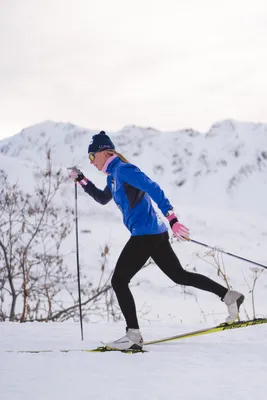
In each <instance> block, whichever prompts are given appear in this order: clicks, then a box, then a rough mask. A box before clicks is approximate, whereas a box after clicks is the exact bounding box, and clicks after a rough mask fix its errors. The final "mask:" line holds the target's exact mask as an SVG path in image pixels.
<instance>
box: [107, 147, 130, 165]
mask: <svg viewBox="0 0 267 400" xmlns="http://www.w3.org/2000/svg"><path fill="white" fill-rule="evenodd" d="M108 153H109V154H110V155H114V154H116V156H118V157H119V159H120V160H121V161H122V162H124V163H129V161H128V160H127V158H125V157H124V156H123V155H122V154H120V153H118V152H117V151H116V150H108Z"/></svg>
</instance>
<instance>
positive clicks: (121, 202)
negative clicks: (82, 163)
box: [70, 131, 244, 350]
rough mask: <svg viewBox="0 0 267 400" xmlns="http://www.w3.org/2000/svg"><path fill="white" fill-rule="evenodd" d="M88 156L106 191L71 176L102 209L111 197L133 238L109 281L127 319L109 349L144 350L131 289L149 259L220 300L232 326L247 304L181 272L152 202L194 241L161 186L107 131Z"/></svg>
mask: <svg viewBox="0 0 267 400" xmlns="http://www.w3.org/2000/svg"><path fill="white" fill-rule="evenodd" d="M88 156H89V160H90V162H91V164H92V165H94V166H95V167H96V168H97V169H98V170H99V171H102V172H103V173H105V174H106V175H107V185H106V187H105V188H104V190H100V189H98V188H97V187H96V186H95V185H94V184H93V183H92V182H91V181H90V180H88V179H87V178H86V177H85V176H84V174H83V173H82V172H81V171H80V170H79V169H78V168H76V167H73V168H72V169H71V173H70V177H71V178H72V179H74V180H75V181H76V182H79V184H80V185H81V186H82V187H83V189H84V191H85V192H86V193H88V194H89V195H90V196H91V197H93V199H94V200H96V201H97V202H99V203H100V204H103V205H104V204H107V203H108V202H109V201H110V200H111V199H112V198H113V199H114V201H115V203H116V204H117V206H118V207H119V209H120V210H121V212H122V215H123V222H124V224H125V225H126V227H127V228H128V230H129V231H130V233H131V237H130V239H129V240H128V242H127V243H126V245H125V247H124V248H123V250H122V252H121V254H120V256H119V259H118V261H117V264H116V267H115V270H114V274H113V276H112V279H111V284H112V287H113V289H114V291H115V293H116V296H117V299H118V303H119V306H120V308H121V311H122V314H123V316H124V318H125V320H126V335H125V336H123V337H122V338H120V339H118V340H115V341H113V342H110V343H107V344H106V346H107V347H109V348H113V349H117V350H127V349H141V348H142V346H143V338H142V335H141V332H140V330H139V324H138V320H137V315H136V308H135V302H134V299H133V296H132V294H131V291H130V289H129V286H128V285H129V282H130V280H131V279H132V277H133V276H134V275H135V274H136V273H137V272H138V271H139V270H140V269H141V268H142V266H143V265H144V264H145V263H146V261H147V260H148V259H149V257H151V258H152V259H153V260H154V262H155V263H156V264H157V265H158V266H159V268H160V269H161V270H162V271H163V272H164V273H165V274H166V275H167V276H168V277H169V278H170V279H171V280H172V281H173V282H175V283H177V284H180V285H184V286H193V287H195V288H198V289H202V290H206V291H208V292H212V293H214V294H216V295H217V296H219V298H220V299H221V300H222V301H223V302H224V303H225V304H226V306H227V308H228V313H229V315H228V317H227V318H226V322H228V323H231V322H233V321H234V320H235V319H236V318H237V316H238V313H239V308H240V305H241V304H242V302H243V301H244V296H243V294H241V293H239V292H237V291H234V290H228V289H227V288H225V287H224V286H222V285H220V284H219V283H217V282H215V281H213V280H211V279H210V278H208V277H206V276H204V275H200V274H196V273H193V272H188V271H186V270H184V269H183V268H182V266H181V264H180V262H179V260H178V258H177V256H176V254H175V253H174V251H173V249H172V247H171V244H170V242H169V235H168V228H167V226H166V225H165V223H164V222H163V221H162V220H161V219H160V217H159V216H158V215H157V213H156V211H155V210H154V208H153V206H152V202H151V199H152V200H153V201H154V202H155V203H156V204H157V206H158V208H159V209H160V210H161V212H162V214H163V215H164V216H165V217H166V218H167V220H168V222H169V224H170V227H171V229H172V231H173V234H174V235H175V236H176V238H177V239H178V240H180V241H184V240H190V235H189V230H188V229H187V228H186V227H185V226H184V225H182V224H181V223H180V222H179V221H178V218H177V216H176V214H175V212H174V209H173V207H172V205H171V204H170V202H169V200H168V199H167V198H166V197H165V194H164V192H163V191H162V189H161V188H160V187H159V185H158V184H157V183H156V182H153V181H152V180H151V179H150V178H149V177H148V176H147V175H145V174H144V173H143V172H142V171H141V170H140V169H139V168H138V167H137V166H135V165H133V164H131V163H130V162H128V160H126V158H125V157H124V156H123V155H121V154H120V153H118V152H117V151H116V150H115V146H114V144H113V143H112V141H111V139H110V138H109V136H108V135H106V134H105V132H104V131H101V132H100V133H99V134H96V135H94V136H93V138H92V141H91V142H90V144H89V147H88Z"/></svg>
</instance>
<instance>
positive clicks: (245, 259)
mask: <svg viewBox="0 0 267 400" xmlns="http://www.w3.org/2000/svg"><path fill="white" fill-rule="evenodd" d="M190 242H192V243H196V244H200V245H201V246H204V247H207V248H209V249H211V250H217V251H220V252H221V253H224V254H227V255H228V256H231V257H235V258H238V259H239V260H242V261H246V262H249V263H250V264H254V265H257V266H258V267H262V268H265V269H267V265H264V264H260V263H258V262H256V261H252V260H248V259H247V258H244V257H240V256H238V255H236V254H233V253H229V252H228V251H224V250H221V249H218V248H216V247H211V246H209V245H207V244H205V243H202V242H198V241H197V240H194V239H190Z"/></svg>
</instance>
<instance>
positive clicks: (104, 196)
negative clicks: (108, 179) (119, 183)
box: [81, 178, 112, 205]
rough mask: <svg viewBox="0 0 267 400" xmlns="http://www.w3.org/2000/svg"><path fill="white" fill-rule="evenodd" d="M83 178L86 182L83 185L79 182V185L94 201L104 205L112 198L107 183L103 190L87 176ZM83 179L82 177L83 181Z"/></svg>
mask: <svg viewBox="0 0 267 400" xmlns="http://www.w3.org/2000/svg"><path fill="white" fill-rule="evenodd" d="M85 179H86V180H87V183H86V184H85V185H84V184H83V183H81V186H82V187H83V190H84V191H85V192H86V193H88V194H89V196H91V197H93V199H94V200H95V201H97V202H98V203H100V204H102V205H105V204H107V203H108V202H109V201H110V200H111V199H112V194H111V191H110V188H109V186H108V185H107V186H106V187H105V189H104V190H100V189H98V188H97V187H96V186H95V185H94V184H93V182H91V181H89V180H88V179H87V178H85ZM85 179H83V182H84V181H85ZM81 182H82V181H81Z"/></svg>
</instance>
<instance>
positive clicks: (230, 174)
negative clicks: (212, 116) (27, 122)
mask: <svg viewBox="0 0 267 400" xmlns="http://www.w3.org/2000/svg"><path fill="white" fill-rule="evenodd" d="M96 132H98V131H96ZM93 133H95V131H94V132H93V131H90V130H87V129H84V128H79V127H76V126H74V125H72V124H64V123H54V122H51V121H47V122H45V123H41V124H38V125H35V126H33V127H30V128H27V129H24V130H23V131H22V132H21V133H19V134H18V135H15V136H14V137H11V138H9V139H7V140H4V141H2V142H0V170H1V169H2V170H5V171H6V172H7V173H8V175H9V176H10V179H12V180H17V179H18V180H19V183H20V184H21V186H22V188H23V189H24V190H25V191H28V192H31V191H32V188H33V175H32V170H34V168H35V165H37V164H41V163H42V162H44V159H45V149H47V148H51V149H52V159H53V160H54V163H55V164H57V165H62V166H63V167H66V166H70V165H73V164H76V165H79V166H80V167H81V168H82V170H83V171H84V173H85V174H86V175H87V177H88V178H90V179H91V180H92V181H93V182H95V183H96V184H97V186H99V187H102V188H103V187H104V185H105V179H106V178H105V176H104V175H103V174H101V173H99V172H98V171H97V170H96V169H95V168H93V167H92V166H91V165H90V163H89V162H88V158H87V148H88V144H89V142H90V139H91V136H92V134H93ZM109 134H110V135H111V137H112V139H113V140H114V142H115V143H116V147H117V149H118V151H120V152H121V153H123V154H124V155H125V156H126V157H127V158H129V160H130V161H132V162H133V163H136V164H137V165H138V166H140V167H141V168H142V169H143V170H144V171H145V172H146V173H147V174H148V175H149V176H150V177H151V178H152V179H155V180H156V181H157V182H159V184H160V185H161V186H162V188H163V189H164V191H165V193H166V195H167V196H168V197H169V199H170V201H171V202H172V204H173V205H174V206H175V208H176V210H177V211H178V214H179V215H180V219H181V221H182V222H183V223H184V224H185V225H187V226H188V227H189V228H190V230H191V234H192V237H193V238H194V239H196V240H200V241H203V242H204V243H208V244H210V245H212V246H217V247H219V248H223V249H224V250H226V251H230V252H232V253H236V254H239V255H241V256H243V257H246V258H249V259H252V260H255V261H258V262H262V263H264V264H267V258H266V239H267V228H266V214H267V207H266V197H267V196H266V195H267V175H266V170H267V125H264V124H252V123H241V122H236V121H223V122H220V123H217V124H214V125H213V126H212V127H211V129H210V130H209V132H207V133H206V134H201V133H199V132H194V131H192V130H183V131H177V132H159V131H157V130H155V129H152V128H140V127H136V126H127V127H125V128H123V129H122V130H121V131H119V132H113V133H112V132H109ZM66 176H67V170H66ZM79 189H80V188H79ZM73 196H74V193H73V184H72V182H70V181H66V183H65V184H64V186H63V188H62V191H61V194H60V195H59V197H58V198H57V201H58V202H59V204H63V203H64V202H68V203H69V204H73V203H74V198H73ZM78 201H79V227H80V260H81V268H82V271H83V273H86V274H87V276H90V278H91V279H92V282H93V283H94V282H97V281H98V279H99V271H100V261H101V260H100V251H101V248H103V247H104V245H105V244H106V243H108V244H109V246H110V249H111V250H110V256H109V258H108V265H107V274H108V273H109V272H110V271H111V270H112V269H113V268H114V265H115V263H116V259H117V257H118V256H119V254H120V251H121V249H122V247H123V245H124V244H125V243H126V241H127V240H128V237H129V233H128V232H127V230H126V229H125V227H124V226H123V225H122V221H121V213H120V211H119V210H118V209H117V207H116V206H115V205H114V203H112V202H111V203H109V204H108V205H107V206H105V207H102V206H101V205H99V204H97V203H95V202H94V201H93V200H92V199H90V198H89V197H88V196H87V195H86V194H84V193H83V191H82V189H80V190H79V199H78ZM65 248H66V249H67V250H68V253H70V255H69V256H68V258H67V262H68V263H69V265H70V267H72V269H73V270H75V268H76V265H75V240H74V235H73V236H71V237H69V239H68V241H67V242H66V245H65ZM174 249H175V251H176V253H177V254H178V256H179V258H180V260H181V262H182V264H183V265H184V266H185V267H186V268H188V269H190V270H195V271H197V272H199V273H204V274H207V275H208V276H210V277H211V278H213V279H215V280H218V281H220V282H221V283H223V282H222V279H221V278H220V277H218V276H217V271H216V269H215V268H214V267H213V266H211V265H210V264H209V263H208V262H211V261H212V259H211V258H210V257H207V255H206V253H207V251H206V249H205V248H203V247H200V246H199V247H198V246H197V245H193V244H190V243H186V244H179V243H174ZM71 250H72V251H73V252H74V253H72V254H71ZM224 262H225V266H226V272H227V275H228V277H229V282H230V284H231V285H232V286H233V287H236V288H237V289H240V290H242V291H243V292H244V293H245V295H246V299H247V301H246V305H245V309H244V310H242V317H243V318H245V317H247V315H249V316H250V317H251V316H252V301H251V285H252V283H253V270H252V269H251V267H253V265H250V264H246V263H243V262H240V261H238V260H236V259H234V258H230V257H224ZM266 275H267V274H266V273H265V272H264V273H263V274H262V276H261V278H260V280H259V281H258V282H257V292H256V311H257V313H258V315H259V316H261V315H266V306H265V300H264V299H265V291H266V287H267V278H266ZM132 283H133V285H134V287H133V289H132V290H133V293H134V295H135V297H136V302H137V308H138V311H139V317H140V318H141V319H142V323H143V322H146V321H148V322H149V323H157V324H161V323H166V321H167V322H173V323H174V322H175V323H181V322H183V323H195V322H199V321H210V322H211V323H217V322H220V321H221V320H222V319H223V318H224V317H225V312H226V310H225V306H224V305H223V303H221V302H220V301H219V302H218V299H217V298H215V297H214V296H213V295H211V294H208V293H203V292H200V291H197V290H195V289H193V288H190V289H188V290H186V291H185V290H184V289H183V288H181V287H175V286H174V285H173V283H172V282H171V281H170V280H169V279H167V278H166V277H165V276H164V275H163V274H162V273H161V271H159V270H158V269H157V268H156V267H155V265H150V266H148V267H147V268H145V269H143V270H142V271H140V273H139V274H137V276H136V277H134V279H133V281H132ZM91 319H93V317H92V318H91Z"/></svg>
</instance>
